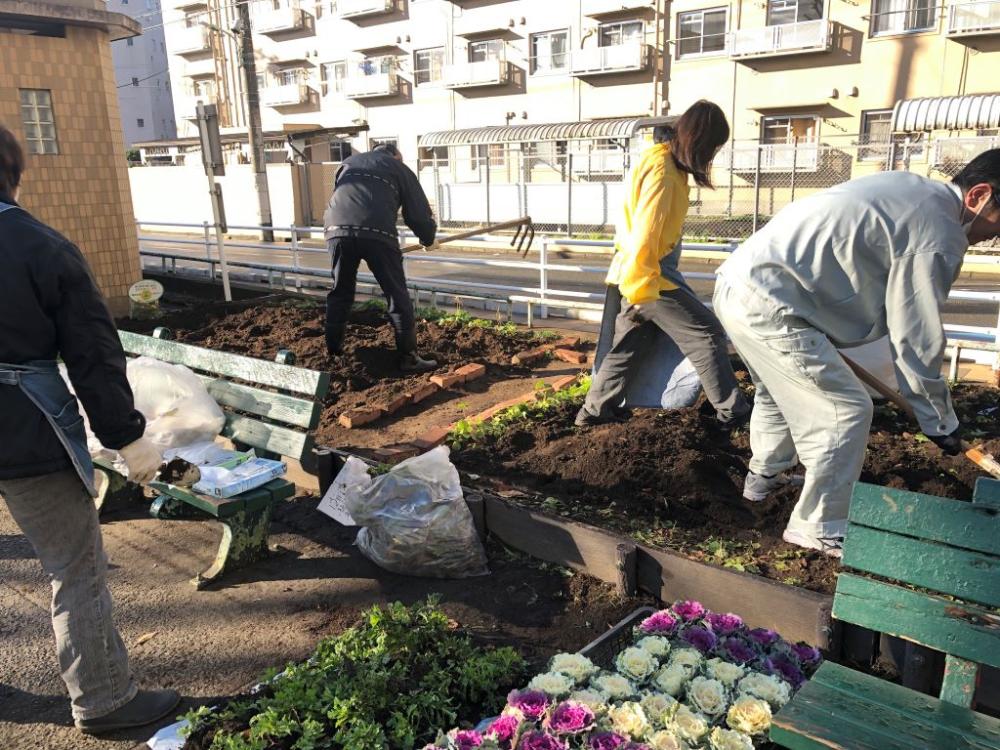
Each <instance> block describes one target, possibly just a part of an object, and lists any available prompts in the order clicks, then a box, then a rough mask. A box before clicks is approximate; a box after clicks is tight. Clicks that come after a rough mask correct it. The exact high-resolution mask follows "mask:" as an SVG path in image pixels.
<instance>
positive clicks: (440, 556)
mask: <svg viewBox="0 0 1000 750" xmlns="http://www.w3.org/2000/svg"><path fill="white" fill-rule="evenodd" d="M448 456H449V450H448V448H447V447H446V446H443V445H442V446H440V447H439V448H435V449H434V450H432V451H429V452H427V453H424V454H423V455H421V456H416V457H415V458H410V459H407V460H406V461H403V462H402V463H400V464H398V465H397V466H395V467H393V468H392V469H391V470H390V471H389V473H388V474H384V475H382V476H380V477H378V478H376V479H375V481H373V482H372V483H371V485H370V486H369V487H367V488H366V489H364V490H361V491H360V492H355V493H350V494H349V495H348V497H347V510H348V511H349V512H350V514H351V516H352V517H353V518H354V520H355V522H357V523H358V524H360V525H362V526H364V528H363V529H361V531H360V532H358V540H357V545H358V547H359V548H360V550H361V552H362V554H364V556H365V557H367V558H368V559H369V560H371V561H372V562H374V563H375V564H376V565H378V566H379V567H382V568H385V569H386V570H389V571H392V572H394V573H401V574H403V575H415V576H427V577H430V578H468V577H471V576H480V575H487V574H488V573H489V569H488V568H487V567H486V551H485V550H484V549H483V545H482V542H480V541H479V535H478V534H477V533H476V527H475V524H474V523H473V521H472V514H471V513H470V512H469V508H468V506H467V505H466V504H465V498H464V497H463V496H462V485H461V482H460V480H459V477H458V470H457V469H455V467H454V465H452V463H451V461H450V460H449V458H448Z"/></svg>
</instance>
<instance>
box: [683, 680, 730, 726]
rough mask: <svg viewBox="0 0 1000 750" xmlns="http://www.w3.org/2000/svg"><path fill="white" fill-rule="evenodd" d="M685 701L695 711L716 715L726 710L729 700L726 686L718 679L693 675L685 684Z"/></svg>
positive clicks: (706, 714)
mask: <svg viewBox="0 0 1000 750" xmlns="http://www.w3.org/2000/svg"><path fill="white" fill-rule="evenodd" d="M687 702H688V705H690V706H691V708H693V709H694V710H695V711H700V712H701V713H703V714H705V716H711V717H713V718H714V717H716V716H719V715H720V714H723V713H725V712H726V709H727V708H728V707H729V700H728V696H727V694H726V687H725V686H724V685H723V684H722V683H721V682H719V681H718V680H710V679H708V678H707V677H695V678H694V679H693V680H691V682H689V683H688V686H687Z"/></svg>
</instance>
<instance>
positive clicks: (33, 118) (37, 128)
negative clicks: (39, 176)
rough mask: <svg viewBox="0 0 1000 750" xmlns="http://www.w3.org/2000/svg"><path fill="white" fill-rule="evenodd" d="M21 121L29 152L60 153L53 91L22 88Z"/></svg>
mask: <svg viewBox="0 0 1000 750" xmlns="http://www.w3.org/2000/svg"><path fill="white" fill-rule="evenodd" d="M20 94H21V123H22V124H23V125H24V137H25V140H26V141H27V143H28V152H29V153H32V154H58V153H59V142H58V141H57V140H56V120H55V115H54V114H53V113H52V92H51V91H48V90H45V89H21V90H20Z"/></svg>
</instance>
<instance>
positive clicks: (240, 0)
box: [142, 0, 265, 33]
mask: <svg viewBox="0 0 1000 750" xmlns="http://www.w3.org/2000/svg"><path fill="white" fill-rule="evenodd" d="M264 1H265V0H237V2H233V3H228V4H226V5H220V6H219V7H218V8H213V9H211V10H202V11H199V12H197V13H193V14H192V16H194V17H200V16H208V15H211V14H212V13H213V12H214V11H217V10H230V9H232V8H238V7H240V6H241V5H247V4H249V5H251V6H252V5H254V4H255V3H260V2H264ZM192 16H185V17H184V18H175V19H174V20H172V21H162V22H161V23H157V24H153V25H152V26H143V27H142V31H143V33H145V32H147V31H154V30H156V29H162V28H163V27H165V26H167V24H171V23H187V21H188V19H189V18H191V17H192Z"/></svg>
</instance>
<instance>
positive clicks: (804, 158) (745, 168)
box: [714, 143, 819, 172]
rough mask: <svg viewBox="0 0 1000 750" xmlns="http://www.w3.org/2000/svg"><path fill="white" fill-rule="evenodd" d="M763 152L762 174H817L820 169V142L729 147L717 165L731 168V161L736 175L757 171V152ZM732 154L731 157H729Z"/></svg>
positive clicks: (716, 160) (761, 158)
mask: <svg viewBox="0 0 1000 750" xmlns="http://www.w3.org/2000/svg"><path fill="white" fill-rule="evenodd" d="M758 151H759V152H760V171H761V172H791V171H792V170H793V169H794V170H795V171H796V172H815V171H816V169H817V168H818V167H819V144H817V143H799V144H798V145H795V144H793V143H765V144H761V145H760V146H736V147H735V148H734V149H732V150H730V149H729V148H728V147H727V148H725V149H723V150H722V151H720V152H719V155H718V156H716V157H715V161H714V164H715V166H716V167H717V168H718V169H729V164H730V159H731V160H732V165H733V171H734V172H756V171H757V153H758ZM730 154H731V155H730Z"/></svg>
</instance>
